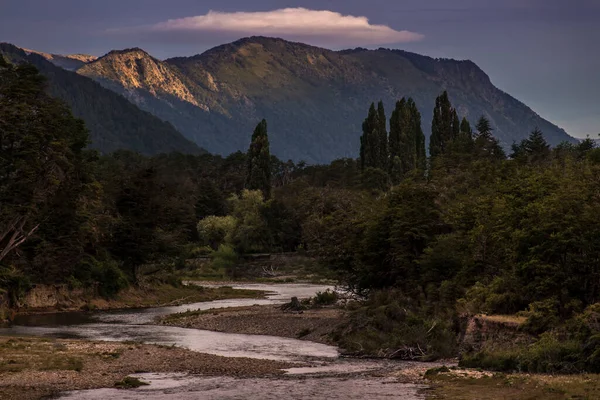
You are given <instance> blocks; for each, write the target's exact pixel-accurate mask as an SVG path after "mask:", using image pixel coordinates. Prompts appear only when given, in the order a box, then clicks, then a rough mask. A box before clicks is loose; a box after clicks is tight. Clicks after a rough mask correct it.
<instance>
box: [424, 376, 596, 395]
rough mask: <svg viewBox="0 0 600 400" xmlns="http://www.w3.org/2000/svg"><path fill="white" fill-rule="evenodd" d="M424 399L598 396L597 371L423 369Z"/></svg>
mask: <svg viewBox="0 0 600 400" xmlns="http://www.w3.org/2000/svg"><path fill="white" fill-rule="evenodd" d="M425 378H426V379H425V380H424V382H425V383H426V384H428V385H429V386H430V387H429V388H428V389H425V390H423V393H424V394H426V396H427V399H431V400H433V399H444V400H478V399H487V400H504V399H511V400H566V399H582V400H584V399H589V400H592V399H600V375H587V374H585V375H542V374H523V373H514V374H503V373H493V372H485V371H480V370H473V369H459V368H457V369H448V368H443V369H434V370H430V371H429V372H427V373H425Z"/></svg>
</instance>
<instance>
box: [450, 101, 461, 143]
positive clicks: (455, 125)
mask: <svg viewBox="0 0 600 400" xmlns="http://www.w3.org/2000/svg"><path fill="white" fill-rule="evenodd" d="M459 135H460V121H459V119H458V113H457V112H456V109H454V108H453V109H452V140H456V138H458V136H459Z"/></svg>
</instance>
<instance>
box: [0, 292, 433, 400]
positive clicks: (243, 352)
mask: <svg viewBox="0 0 600 400" xmlns="http://www.w3.org/2000/svg"><path fill="white" fill-rule="evenodd" d="M233 287H234V288H238V289H254V290H264V291H267V292H269V295H268V296H267V298H266V299H260V300H257V299H230V300H218V301H210V302H203V303H194V304H186V305H183V306H176V307H160V308H147V309H137V310H119V311H104V312H94V313H57V314H45V315H24V316H19V317H18V318H17V319H16V320H15V321H14V324H13V326H11V327H9V328H6V329H0V335H16V336H43V337H55V338H79V339H87V340H99V341H136V342H143V343H150V344H160V345H175V346H179V347H183V348H186V349H190V350H193V351H198V352H202V353H208V354H214V355H219V356H225V357H249V358H259V359H269V360H280V361H294V362H303V363H305V364H306V367H302V368H293V369H291V370H289V371H287V372H288V375H287V376H286V377H284V378H277V379H274V378H269V379H237V378H231V377H217V378H215V377H200V376H188V375H182V374H141V375H138V377H139V378H140V379H142V380H143V381H146V382H149V383H150V385H149V386H144V387H141V388H139V389H135V390H128V391H122V390H116V389H100V390H89V391H77V392H71V393H67V394H65V396H64V397H63V398H64V399H83V400H88V399H89V400H92V399H115V400H126V399H127V400H136V399H140V400H141V399H143V400H163V399H184V400H186V399H249V400H252V399H257V400H258V399H280V398H287V399H313V398H319V397H320V398H323V399H363V398H364V399H388V398H399V399H407V400H408V399H418V398H421V397H419V395H418V394H417V392H418V390H419V387H418V386H415V385H406V384H400V383H398V382H397V381H396V380H393V379H392V380H390V379H389V378H372V377H371V378H368V379H367V378H366V377H365V376H361V372H366V371H369V370H374V369H377V368H381V363H377V362H372V361H358V360H343V359H339V352H338V349H337V348H336V347H333V346H327V345H324V344H320V343H314V342H309V341H302V340H297V339H291V338H282V337H273V336H263V335H241V334H230V333H222V332H212V331H205V330H198V329H186V328H178V327H171V326H163V325H155V324H154V320H155V319H156V318H157V317H160V316H164V315H168V314H173V313H178V312H184V311H187V310H210V309H217V308H226V307H240V306H251V305H269V304H271V305H276V304H282V303H284V302H286V301H289V299H290V298H291V297H293V296H295V297H298V298H307V297H311V296H314V294H315V293H316V292H318V291H325V290H327V289H332V288H331V287H328V286H322V285H309V284H275V285H261V284H248V285H236V286H233ZM340 374H346V375H347V374H353V375H352V377H350V376H345V377H343V378H342V377H340V376H339V375H340Z"/></svg>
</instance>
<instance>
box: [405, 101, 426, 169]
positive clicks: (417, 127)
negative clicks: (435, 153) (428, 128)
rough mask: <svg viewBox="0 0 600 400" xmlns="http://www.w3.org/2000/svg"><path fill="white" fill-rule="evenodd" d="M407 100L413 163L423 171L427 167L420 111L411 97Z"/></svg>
mask: <svg viewBox="0 0 600 400" xmlns="http://www.w3.org/2000/svg"><path fill="white" fill-rule="evenodd" d="M409 102H410V109H411V119H412V124H413V135H414V137H415V140H414V143H415V153H416V159H415V164H416V167H417V168H418V169H419V170H421V171H425V168H427V153H426V152H425V134H424V133H423V128H422V127H421V113H420V112H419V109H418V108H417V104H416V103H415V102H414V101H413V100H412V99H409Z"/></svg>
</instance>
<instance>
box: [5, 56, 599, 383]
mask: <svg viewBox="0 0 600 400" xmlns="http://www.w3.org/2000/svg"><path fill="white" fill-rule="evenodd" d="M1 62H2V61H1V59H0V63H1ZM87 143H88V135H87V132H86V129H85V127H84V125H83V123H82V122H81V121H80V120H77V119H75V118H73V116H72V115H71V113H70V111H69V110H68V109H67V108H66V107H65V106H64V105H63V104H62V103H60V102H58V101H56V100H54V99H52V98H51V97H49V96H48V95H47V94H46V92H45V91H44V83H43V80H42V79H41V78H40V76H39V75H38V73H37V71H36V70H35V69H34V68H32V67H30V66H19V67H13V66H10V65H8V64H6V63H3V64H0V151H1V154H0V202H1V209H0V288H2V290H6V291H10V292H11V293H13V294H14V295H15V296H16V295H18V294H19V293H20V292H21V291H22V290H24V288H26V286H27V283H28V282H29V283H32V282H66V283H69V284H70V285H73V286H81V285H84V286H85V285H96V286H98V287H99V290H100V292H101V293H102V294H104V295H111V294H114V293H116V292H117V291H118V290H119V289H121V288H122V287H124V286H126V285H129V284H138V283H139V277H140V274H141V271H142V270H143V269H144V268H146V267H147V266H148V265H152V266H158V269H159V270H160V269H165V270H168V269H173V268H177V267H178V266H181V265H182V264H183V263H182V260H184V259H185V258H191V257H196V256H198V255H212V256H213V257H214V263H215V265H217V266H222V267H231V266H232V265H235V264H236V259H237V256H239V255H240V254H243V253H252V252H269V251H270V252H278V251H286V252H287V251H297V250H302V251H306V252H308V253H309V254H311V255H313V256H315V257H317V258H318V259H319V260H320V262H321V264H322V266H323V268H327V269H329V270H331V271H333V272H334V273H336V274H337V276H338V279H339V281H340V282H341V283H342V284H343V285H345V286H347V287H348V288H350V289H352V290H353V291H355V292H356V293H359V294H362V295H365V296H367V297H368V298H369V301H368V302H367V303H366V304H367V305H366V308H364V309H360V310H357V312H356V314H355V316H356V321H355V325H353V326H351V327H349V328H348V330H347V331H346V332H344V335H343V338H342V339H341V340H342V344H343V345H345V346H346V347H347V348H349V349H352V348H353V347H355V348H356V347H360V348H361V349H362V350H363V351H371V350H373V351H375V350H377V349H380V350H381V349H387V350H389V352H392V350H393V354H395V355H398V354H401V355H402V354H404V355H405V356H410V355H411V354H412V353H411V352H412V350H411V349H419V351H420V353H419V354H420V356H423V357H430V356H450V355H454V354H455V351H456V348H455V346H456V335H457V334H458V332H459V331H460V318H459V316H461V315H472V314H476V313H489V314H515V313H522V315H523V316H525V317H526V318H527V322H526V323H525V325H524V328H523V329H526V330H527V331H528V332H530V333H532V334H534V335H540V336H539V337H540V338H541V339H540V341H539V342H538V343H537V344H536V346H538V347H535V348H533V350H531V351H530V352H524V351H519V352H513V353H511V352H509V351H506V352H505V353H503V354H502V355H494V357H492V356H490V355H489V354H474V355H472V356H471V358H470V359H468V360H467V361H468V362H471V363H472V364H473V365H483V366H488V367H497V368H504V369H508V368H521V369H527V370H532V371H557V370H559V371H568V372H572V371H584V370H587V371H591V370H594V371H598V370H600V340H599V338H600V336H599V335H600V327H599V326H598V323H597V321H598V320H600V306H599V305H598V303H599V302H600V260H599V258H600V217H599V215H600V201H599V200H600V198H599V197H598V196H599V193H600V179H599V176H600V150H599V149H596V148H595V146H594V142H593V141H592V140H590V139H587V140H584V141H582V142H581V143H580V144H577V145H572V144H567V143H565V144H562V145H559V146H557V147H556V148H553V149H552V148H550V146H548V144H547V143H546V141H545V140H544V137H543V134H542V133H541V132H540V131H539V130H535V131H534V132H532V133H531V135H530V137H529V138H528V139H525V140H523V141H522V142H521V143H515V144H514V145H513V148H512V152H511V154H509V155H508V157H507V155H506V154H505V152H504V150H503V149H502V147H501V146H500V145H499V143H498V141H497V140H496V139H495V138H494V136H493V127H492V126H491V123H490V122H489V121H488V120H487V119H486V118H485V117H481V118H479V120H478V121H477V123H476V124H475V127H474V128H472V127H471V124H470V123H469V121H467V119H465V118H462V119H461V118H460V116H459V115H458V114H457V111H456V110H455V109H454V108H452V105H451V103H450V100H449V98H448V95H447V93H443V94H442V95H440V97H439V98H438V99H437V101H436V108H435V110H434V118H433V124H432V133H431V137H430V142H429V154H430V157H429V158H426V154H425V136H424V134H423V132H422V130H421V116H420V114H419V113H418V111H417V107H416V105H415V103H414V101H413V100H412V99H401V100H400V101H398V103H397V104H396V107H395V109H394V110H393V112H392V115H391V117H390V119H389V132H388V120H387V117H386V115H385V110H384V109H383V105H382V104H379V106H378V107H376V106H375V104H373V105H372V106H371V107H370V109H369V111H368V114H367V118H366V119H365V122H364V124H363V135H362V137H361V142H360V158H359V159H358V160H353V159H341V160H336V161H334V162H332V163H331V164H329V165H315V166H307V165H305V164H304V163H298V164H295V163H293V162H291V161H288V162H283V161H280V160H278V159H277V158H275V157H273V156H271V155H270V152H269V140H268V132H267V123H266V121H262V122H261V123H260V124H258V126H257V128H256V130H255V132H254V134H253V135H252V144H251V145H250V149H249V151H248V153H241V152H238V153H234V154H232V155H230V156H228V157H225V158H223V157H220V156H213V155H208V154H207V155H197V156H194V155H182V154H178V153H172V154H168V155H159V156H155V157H144V156H141V155H139V154H136V153H131V152H124V151H121V152H116V153H113V154H111V155H108V156H103V157H99V156H98V155H97V154H96V153H95V152H93V151H89V150H86V145H87ZM593 321H596V322H593ZM401 347H402V348H406V349H409V350H407V351H406V352H404V353H398V352H397V349H398V348H401ZM407 352H408V353H410V354H406V353H407ZM380 353H381V352H380ZM383 353H386V352H385V351H384V352H383ZM565 354H566V355H565ZM536 357H537V358H536ZM498 359H501V360H502V364H501V366H500V367H499V366H498V365H496V364H494V363H493V362H492V361H490V360H498ZM565 359H568V361H565V362H563V361H561V360H565ZM541 360H545V361H541ZM467 361H465V362H467Z"/></svg>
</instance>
